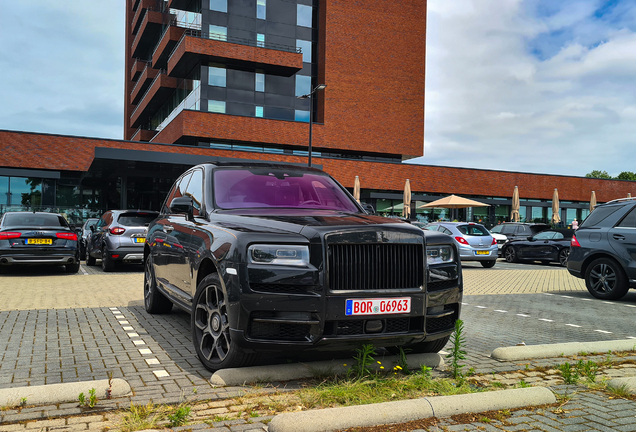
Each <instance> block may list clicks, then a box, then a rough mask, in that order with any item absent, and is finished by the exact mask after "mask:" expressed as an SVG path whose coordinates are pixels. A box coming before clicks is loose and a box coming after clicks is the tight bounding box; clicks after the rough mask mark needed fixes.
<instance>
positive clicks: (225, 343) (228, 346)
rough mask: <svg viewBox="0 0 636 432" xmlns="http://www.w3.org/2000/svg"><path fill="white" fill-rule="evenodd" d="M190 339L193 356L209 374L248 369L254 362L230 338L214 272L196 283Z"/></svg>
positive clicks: (216, 276) (224, 304) (223, 298)
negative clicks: (192, 344)
mask: <svg viewBox="0 0 636 432" xmlns="http://www.w3.org/2000/svg"><path fill="white" fill-rule="evenodd" d="M192 340H193V342H194V348H195V350H196V353H197V356H198V357H199V359H200V360H201V363H203V366H205V367H206V369H208V370H210V371H217V370H219V369H224V368H229V367H240V366H248V365H250V364H251V363H253V361H254V360H255V359H256V355H255V354H246V353H245V352H244V351H243V350H242V349H241V348H240V347H238V346H237V345H236V344H235V343H234V342H233V341H232V338H231V337H230V321H229V318H228V305H227V298H226V295H225V292H224V291H223V288H222V286H221V282H220V280H219V277H218V275H217V274H216V273H213V274H211V275H208V276H206V277H205V278H203V280H202V281H201V282H200V283H199V286H198V287H197V293H196V296H195V298H194V305H193V311H192Z"/></svg>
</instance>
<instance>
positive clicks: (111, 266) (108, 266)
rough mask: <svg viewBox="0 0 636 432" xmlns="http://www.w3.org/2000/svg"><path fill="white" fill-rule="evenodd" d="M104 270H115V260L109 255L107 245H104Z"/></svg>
mask: <svg viewBox="0 0 636 432" xmlns="http://www.w3.org/2000/svg"><path fill="white" fill-rule="evenodd" d="M102 270H103V271H105V272H112V271H113V270H115V262H114V261H113V260H112V259H111V258H110V257H109V256H108V251H107V250H106V246H102Z"/></svg>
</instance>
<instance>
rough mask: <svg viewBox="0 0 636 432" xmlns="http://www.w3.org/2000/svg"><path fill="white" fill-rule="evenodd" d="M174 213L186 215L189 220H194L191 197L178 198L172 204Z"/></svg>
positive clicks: (171, 207)
mask: <svg viewBox="0 0 636 432" xmlns="http://www.w3.org/2000/svg"><path fill="white" fill-rule="evenodd" d="M170 211H171V212H172V213H179V214H185V215H186V217H187V218H188V220H192V219H194V205H193V203H192V198H190V197H178V198H175V199H173V200H172V202H171V203H170Z"/></svg>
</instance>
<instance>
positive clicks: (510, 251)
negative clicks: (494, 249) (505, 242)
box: [503, 246, 518, 263]
mask: <svg viewBox="0 0 636 432" xmlns="http://www.w3.org/2000/svg"><path fill="white" fill-rule="evenodd" d="M503 254H504V258H505V259H506V262H509V263H515V262H517V261H518V259H517V251H516V250H515V248H514V247H512V246H508V247H507V248H506V249H504V251H503Z"/></svg>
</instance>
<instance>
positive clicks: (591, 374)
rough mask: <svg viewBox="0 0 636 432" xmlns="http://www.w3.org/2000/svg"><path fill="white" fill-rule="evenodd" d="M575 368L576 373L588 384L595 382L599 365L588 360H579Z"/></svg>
mask: <svg viewBox="0 0 636 432" xmlns="http://www.w3.org/2000/svg"><path fill="white" fill-rule="evenodd" d="M576 368H577V369H578V372H579V373H580V374H581V375H583V376H584V377H585V378H586V379H587V380H588V381H589V382H591V383H593V382H595V381H596V373H597V372H598V369H599V365H598V363H596V362H593V361H592V360H588V361H587V362H584V361H583V360H579V362H578V363H577V364H576Z"/></svg>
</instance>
